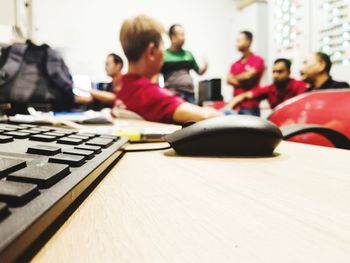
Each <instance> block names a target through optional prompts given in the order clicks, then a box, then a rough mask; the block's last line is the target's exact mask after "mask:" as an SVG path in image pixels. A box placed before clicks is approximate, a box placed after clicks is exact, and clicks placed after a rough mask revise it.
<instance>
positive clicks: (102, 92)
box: [76, 53, 123, 109]
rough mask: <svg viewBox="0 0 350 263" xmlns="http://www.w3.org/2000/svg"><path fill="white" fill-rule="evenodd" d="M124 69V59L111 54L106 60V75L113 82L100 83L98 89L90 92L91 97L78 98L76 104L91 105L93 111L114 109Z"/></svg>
mask: <svg viewBox="0 0 350 263" xmlns="http://www.w3.org/2000/svg"><path fill="white" fill-rule="evenodd" d="M122 68H123V60H122V58H121V57H120V56H118V55H116V54H114V53H111V54H109V55H108V56H107V58H106V64H105V70H106V74H107V75H108V76H109V77H111V78H112V82H110V83H99V85H98V86H97V89H92V90H91V91H90V96H88V97H78V98H77V97H76V102H77V103H78V104H85V105H89V107H92V108H93V109H101V108H105V107H112V106H113V104H114V102H115V100H116V94H117V93H118V91H119V90H120V88H121V70H122Z"/></svg>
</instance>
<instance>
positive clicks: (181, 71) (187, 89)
mask: <svg viewBox="0 0 350 263" xmlns="http://www.w3.org/2000/svg"><path fill="white" fill-rule="evenodd" d="M169 38H170V41H171V46H170V47H169V48H168V49H167V50H166V51H165V56H164V64H163V67H162V70H161V72H162V74H163V76H164V82H165V87H166V88H167V89H169V90H170V91H171V92H172V93H174V94H175V95H178V96H179V97H181V98H183V99H184V100H186V101H188V102H191V103H195V95H194V84H193V79H192V77H191V75H190V70H194V71H196V72H197V74H199V75H203V74H204V73H205V72H206V71H207V68H208V64H207V62H205V64H204V66H203V67H199V66H198V64H197V62H196V60H195V58H194V56H193V54H192V53H191V52H190V51H188V50H185V49H183V46H184V44H185V31H184V29H183V27H182V26H181V25H178V24H176V25H172V26H171V27H170V29H169Z"/></svg>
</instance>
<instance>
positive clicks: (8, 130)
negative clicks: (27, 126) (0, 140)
mask: <svg viewBox="0 0 350 263" xmlns="http://www.w3.org/2000/svg"><path fill="white" fill-rule="evenodd" d="M1 130H2V131H3V132H12V131H16V130H17V129H13V128H7V127H1Z"/></svg>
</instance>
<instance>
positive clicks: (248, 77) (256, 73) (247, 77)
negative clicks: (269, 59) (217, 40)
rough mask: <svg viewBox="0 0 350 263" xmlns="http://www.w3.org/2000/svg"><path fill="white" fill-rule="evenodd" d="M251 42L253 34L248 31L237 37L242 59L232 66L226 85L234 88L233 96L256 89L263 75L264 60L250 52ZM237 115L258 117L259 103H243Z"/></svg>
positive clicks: (253, 100) (253, 101)
mask: <svg viewBox="0 0 350 263" xmlns="http://www.w3.org/2000/svg"><path fill="white" fill-rule="evenodd" d="M252 41H253V34H252V33H251V32H249V31H242V32H241V33H240V34H239V35H238V37H237V44H236V45H237V49H238V50H239V51H240V52H241V53H242V57H241V58H240V59H239V60H238V61H236V62H235V63H233V64H232V66H231V69H230V73H229V75H228V77H227V83H228V84H230V85H232V86H233V87H234V93H233V95H234V96H237V95H239V94H242V93H244V92H246V91H249V90H252V89H254V88H256V87H258V86H259V83H260V79H261V77H262V75H263V73H264V60H263V59H262V58H261V57H260V56H258V55H255V54H254V53H252V52H251V50H250V46H251V44H252ZM238 113H239V114H248V115H255V116H260V110H259V101H258V100H255V99H252V100H249V101H244V102H243V103H242V104H241V105H240V109H239V112H238Z"/></svg>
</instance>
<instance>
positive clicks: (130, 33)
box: [117, 15, 222, 123]
mask: <svg viewBox="0 0 350 263" xmlns="http://www.w3.org/2000/svg"><path fill="white" fill-rule="evenodd" d="M163 32H164V28H163V26H162V25H161V24H160V23H159V22H158V21H156V20H154V19H152V18H150V17H148V16H144V15H140V16H137V17H135V18H133V19H128V20H126V21H124V23H123V25H122V27H121V30H120V42H121V45H122V47H123V50H124V53H125V55H126V57H127V59H128V62H129V69H128V73H127V74H126V75H124V76H123V77H122V88H121V90H120V91H119V92H118V95H117V101H118V103H120V102H122V104H123V107H125V109H127V110H130V111H133V112H136V113H137V114H139V115H140V116H142V117H143V118H144V119H146V120H148V121H157V122H166V123H171V122H176V123H184V122H188V121H199V120H203V119H207V118H212V117H216V116H221V115H222V113H221V112H220V111H217V110H215V109H212V108H202V107H199V106H196V105H193V104H190V103H188V102H185V101H184V100H183V99H182V98H180V97H177V96H175V95H173V94H172V93H170V92H169V91H168V90H167V89H163V88H161V87H160V86H159V85H158V84H157V83H152V79H154V76H156V75H157V74H159V72H160V70H161V68H162V65H163V56H164V51H163V41H162V33H163Z"/></svg>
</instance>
